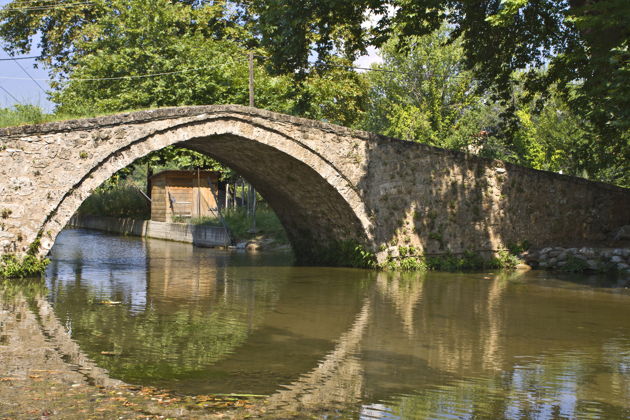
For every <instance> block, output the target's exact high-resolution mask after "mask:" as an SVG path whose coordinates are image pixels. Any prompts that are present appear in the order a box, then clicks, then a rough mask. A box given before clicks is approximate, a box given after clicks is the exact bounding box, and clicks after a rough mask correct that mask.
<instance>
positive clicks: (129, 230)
mask: <svg viewBox="0 0 630 420" xmlns="http://www.w3.org/2000/svg"><path fill="white" fill-rule="evenodd" d="M68 225H69V226H72V227H78V228H84V229H94V230H100V231H103V232H110V233H119V234H121V235H131V236H141V237H145V238H153V239H164V240H167V241H174V242H184V243H190V244H193V245H195V246H203V247H227V246H229V245H231V242H232V241H231V238H230V234H229V232H228V230H227V229H226V228H224V227H218V226H205V225H193V224H188V223H168V222H156V221H154V220H142V219H131V218H118V217H107V216H88V215H75V216H73V217H72V219H70V222H69V223H68Z"/></svg>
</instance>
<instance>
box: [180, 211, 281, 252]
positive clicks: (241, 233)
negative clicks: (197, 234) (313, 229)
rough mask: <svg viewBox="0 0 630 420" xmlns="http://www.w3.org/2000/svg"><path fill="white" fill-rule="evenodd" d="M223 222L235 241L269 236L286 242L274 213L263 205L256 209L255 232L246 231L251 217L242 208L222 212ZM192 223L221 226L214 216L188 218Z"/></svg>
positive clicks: (278, 241)
mask: <svg viewBox="0 0 630 420" xmlns="http://www.w3.org/2000/svg"><path fill="white" fill-rule="evenodd" d="M223 219H224V221H225V224H226V225H227V226H228V228H229V229H230V234H231V236H232V238H233V239H235V240H237V241H241V240H247V239H253V238H255V237H257V236H260V235H262V236H264V237H266V238H271V239H273V240H274V242H275V243H277V244H288V243H289V240H288V238H287V234H286V232H285V230H284V228H283V227H282V223H280V220H279V219H278V216H276V213H275V212H274V211H273V210H272V209H270V208H267V207H265V206H259V207H258V208H257V209H256V229H257V230H258V232H257V233H251V232H248V231H249V230H250V229H251V227H252V218H251V216H249V215H248V214H247V210H246V209H244V208H237V209H230V210H228V211H224V212H223ZM190 223H192V224H199V225H206V226H223V224H222V223H221V220H220V219H218V218H215V217H203V218H198V219H192V220H190Z"/></svg>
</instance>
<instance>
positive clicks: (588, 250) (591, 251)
mask: <svg viewBox="0 0 630 420" xmlns="http://www.w3.org/2000/svg"><path fill="white" fill-rule="evenodd" d="M579 253H580V254H582V255H584V256H586V257H594V256H595V250H594V249H593V248H581V249H580V251H579Z"/></svg>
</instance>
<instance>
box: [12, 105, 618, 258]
mask: <svg viewBox="0 0 630 420" xmlns="http://www.w3.org/2000/svg"><path fill="white" fill-rule="evenodd" d="M168 145H178V146H183V147H188V148H191V149H193V150H197V151H200V152H202V153H205V154H207V155H209V156H211V157H214V158H215V159H217V160H219V161H221V162H223V163H225V164H227V165H228V166H230V167H232V168H233V169H235V170H237V171H238V172H240V173H241V174H243V175H244V176H245V177H246V178H247V179H248V180H249V181H250V182H252V184H253V185H254V186H255V187H256V189H257V190H258V191H260V192H261V194H263V196H264V197H265V199H267V200H268V202H269V203H270V205H271V206H272V207H273V208H274V209H275V210H276V212H277V213H278V215H279V217H280V219H281V221H282V222H283V224H284V226H285V228H286V229H287V233H288V236H289V239H290V240H291V242H292V244H293V245H294V248H295V251H296V254H298V256H299V255H300V254H303V255H307V256H308V255H310V256H311V257H313V256H314V257H317V255H319V254H317V253H316V252H314V250H316V249H318V248H326V247H331V246H334V245H335V244H336V243H338V242H339V241H345V240H352V241H357V242H360V243H363V244H364V245H366V246H367V247H368V248H369V249H371V250H373V251H375V252H378V253H380V254H381V255H382V254H383V253H384V252H385V250H386V249H387V248H388V247H392V246H413V247H414V248H416V249H417V250H418V252H420V253H422V254H429V255H432V254H446V253H461V252H464V251H466V250H469V251H476V252H489V253H492V252H494V251H496V250H499V249H504V248H505V247H507V246H508V245H510V244H514V243H517V242H522V241H525V240H526V241H528V242H529V243H530V244H531V245H532V246H533V247H535V248H538V249H540V248H544V247H549V246H565V247H583V246H590V245H597V246H603V245H606V244H608V243H609V242H611V241H612V237H613V236H614V233H615V231H616V230H618V229H619V228H620V227H622V226H624V225H630V191H629V190H627V189H622V188H616V187H613V186H609V185H605V184H601V183H595V182H589V181H586V180H583V179H578V178H574V177H569V176H563V175H558V174H554V173H549V172H542V171H535V170H531V169H527V168H523V167H519V166H516V165H510V164H506V163H504V162H500V161H493V160H488V159H482V158H478V157H475V156H469V155H466V154H463V153H460V152H453V151H447V150H443V149H438V148H434V147H429V146H425V145H420V144H416V143H410V142H404V141H401V140H396V139H391V138H387V137H383V136H378V135H374V134H370V133H366V132H359V131H352V130H349V129H346V128H343V127H338V126H334V125H330V124H326V123H321V122H316V121H311V120H305V119H300V118H295V117H290V116H286V115H281V114H276V113H272V112H268V111H263V110H258V109H255V108H248V107H241V106H201V107H183V108H168V109H159V110H154V111H142V112H136V113H130V114H120V115H113V116H107V117H100V118H93V119H85V120H75V121H68V122H60V123H50V124H44V125H36V126H24V127H14V128H8V129H0V254H2V253H18V254H19V253H24V252H25V251H26V250H27V249H28V246H29V245H30V244H31V243H32V242H33V241H34V240H35V239H36V238H37V237H38V236H40V237H41V248H40V250H39V252H40V254H42V255H43V254H45V253H46V252H47V251H48V250H49V249H50V247H51V246H52V244H53V242H54V240H55V238H56V236H57V234H58V233H59V231H60V230H61V229H62V228H63V227H64V226H65V225H66V223H67V222H68V220H69V219H70V217H71V216H72V215H73V214H74V212H75V211H76V209H77V208H78V206H79V205H80V204H81V202H82V201H83V200H84V199H85V198H87V197H88V196H89V195H90V193H91V192H92V191H93V190H94V189H95V188H96V187H98V186H99V185H100V184H101V183H102V182H104V181H105V180H106V179H107V178H109V177H110V176H111V175H112V174H114V173H115V172H116V171H117V170H119V169H121V168H123V167H125V166H127V165H129V164H131V163H132V162H133V161H134V160H136V159H138V158H140V157H142V156H145V155H146V154H148V153H150V152H152V151H154V150H159V149H161V148H163V147H165V146H168ZM621 245H623V244H621ZM612 246H618V245H617V244H612Z"/></svg>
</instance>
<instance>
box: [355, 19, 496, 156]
mask: <svg viewBox="0 0 630 420" xmlns="http://www.w3.org/2000/svg"><path fill="white" fill-rule="evenodd" d="M448 37H449V32H448V30H447V28H445V27H443V28H441V29H439V30H437V31H435V32H433V33H431V34H429V35H424V36H416V37H413V38H412V39H410V40H409V48H407V49H405V50H398V49H397V48H396V44H397V43H398V40H397V39H396V38H392V39H391V40H390V41H388V42H387V43H386V44H384V45H383V47H382V48H381V50H380V54H381V56H382V58H383V62H382V64H378V65H375V66H373V70H374V71H371V72H368V73H367V74H366V79H367V80H368V84H369V86H370V94H369V101H370V102H369V103H370V106H369V110H368V113H367V115H366V118H365V129H367V130H369V131H375V132H379V133H383V134H386V135H389V136H393V137H398V138H401V139H404V140H412V141H418V142H421V143H427V144H431V145H434V146H440V147H447V148H463V147H465V146H467V145H469V144H470V143H471V141H472V138H473V137H474V136H475V135H476V134H478V133H479V131H481V130H482V129H487V127H485V126H484V125H483V122H482V121H479V118H478V116H479V115H477V117H473V115H472V114H480V112H481V111H482V109H485V108H486V107H487V105H486V104H485V103H484V99H485V98H484V97H483V96H482V95H479V94H477V93H476V92H475V86H476V82H475V80H474V79H473V77H472V73H471V72H470V71H467V70H465V69H464V62H463V51H462V47H461V45H460V44H459V43H457V42H455V43H452V44H448V45H445V43H446V41H447V40H448ZM473 121H474V122H473Z"/></svg>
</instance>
